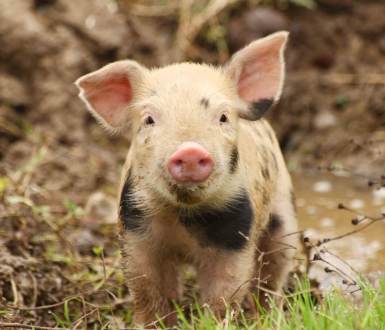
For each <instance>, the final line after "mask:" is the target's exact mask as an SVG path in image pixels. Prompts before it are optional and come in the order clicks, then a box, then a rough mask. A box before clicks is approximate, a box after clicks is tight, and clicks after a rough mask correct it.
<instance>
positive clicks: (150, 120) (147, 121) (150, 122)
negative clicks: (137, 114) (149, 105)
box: [144, 116, 155, 126]
mask: <svg viewBox="0 0 385 330" xmlns="http://www.w3.org/2000/svg"><path fill="white" fill-rule="evenodd" d="M144 124H145V125H146V126H153V125H155V120H154V118H152V117H151V116H147V117H146V119H145V120H144Z"/></svg>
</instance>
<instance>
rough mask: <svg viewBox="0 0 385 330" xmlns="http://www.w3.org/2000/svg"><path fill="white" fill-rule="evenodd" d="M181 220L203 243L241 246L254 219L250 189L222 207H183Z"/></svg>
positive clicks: (229, 246)
mask: <svg viewBox="0 0 385 330" xmlns="http://www.w3.org/2000/svg"><path fill="white" fill-rule="evenodd" d="M180 221H181V222H182V223H183V224H184V225H185V226H186V228H187V230H189V231H190V232H191V233H192V234H193V235H195V236H196V237H197V239H198V240H199V241H200V243H201V244H202V245H203V246H216V247H219V248H222V249H226V250H240V249H242V248H243V247H244V246H245V245H246V243H247V241H248V236H249V234H250V229H251V225H252V223H253V210H252V207H251V204H250V199H249V197H248V195H247V193H246V192H243V193H242V194H241V195H240V196H239V197H238V198H236V199H234V200H232V201H231V202H230V203H228V205H227V206H226V207H224V208H221V209H210V208H205V209H202V210H196V211H191V210H183V209H182V210H181V211H180Z"/></svg>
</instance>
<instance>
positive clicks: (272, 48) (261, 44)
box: [226, 31, 288, 120]
mask: <svg viewBox="0 0 385 330" xmlns="http://www.w3.org/2000/svg"><path fill="white" fill-rule="evenodd" d="M287 39H288V32H286V31H282V32H277V33H274V34H272V35H270V36H268V37H266V38H263V39H259V40H256V41H254V42H252V43H251V44H249V45H248V46H246V47H245V48H243V49H241V50H240V51H238V52H237V53H235V54H234V56H233V57H232V58H231V60H230V63H229V64H228V65H227V67H226V71H227V73H228V74H229V75H230V77H231V79H232V80H233V81H234V82H235V83H236V88H237V92H238V95H239V97H240V98H241V99H242V100H243V101H244V102H246V104H247V105H246V106H245V107H241V108H242V109H240V111H239V115H240V117H241V118H244V119H248V120H257V119H259V118H261V117H262V116H263V115H264V114H265V112H266V111H267V110H268V109H269V108H270V107H271V106H272V105H273V104H274V103H275V102H277V101H278V100H279V97H280V96H281V92H282V87H283V81H284V77H285V61H284V50H285V45H286V42H287Z"/></svg>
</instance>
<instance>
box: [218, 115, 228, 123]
mask: <svg viewBox="0 0 385 330" xmlns="http://www.w3.org/2000/svg"><path fill="white" fill-rule="evenodd" d="M228 121H229V118H227V116H226V115H225V114H224V113H223V114H222V115H221V118H219V122H220V123H221V124H223V123H227V122H228Z"/></svg>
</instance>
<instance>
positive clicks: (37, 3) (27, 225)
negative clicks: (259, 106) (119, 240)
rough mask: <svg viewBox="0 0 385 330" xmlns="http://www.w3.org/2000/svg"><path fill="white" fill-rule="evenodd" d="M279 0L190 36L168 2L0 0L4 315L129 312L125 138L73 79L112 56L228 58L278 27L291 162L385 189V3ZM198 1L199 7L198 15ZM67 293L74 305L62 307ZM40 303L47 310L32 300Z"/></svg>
mask: <svg viewBox="0 0 385 330" xmlns="http://www.w3.org/2000/svg"><path fill="white" fill-rule="evenodd" d="M278 3H279V4H281V6H274V5H273V6H270V7H264V8H261V7H256V6H255V5H253V1H249V2H246V1H241V2H236V3H235V4H232V5H229V6H227V7H226V8H224V9H223V10H222V11H221V12H220V13H219V14H218V15H215V16H214V17H212V18H210V16H208V20H207V22H205V24H202V27H201V28H200V29H199V31H189V28H188V27H189V26H191V24H190V25H189V24H188V22H187V23H186V22H184V21H183V20H184V19H186V18H185V17H184V16H183V15H182V16H180V17H179V16H178V15H179V14H178V13H179V12H178V8H174V7H173V6H169V7H167V6H166V7H162V8H160V10H159V8H158V7H159V6H155V7H154V6H152V7H150V9H151V10H150V9H149V8H147V7H146V8H147V9H146V8H145V10H144V9H143V4H142V3H140V2H139V1H131V2H130V1H122V2H119V3H118V4H117V3H116V2H114V1H107V0H98V1H91V0H84V1H75V0H34V1H33V0H23V1H21V0H18V1H14V0H2V1H1V2H0V45H1V48H0V320H1V319H3V320H4V321H7V322H23V323H33V324H39V325H47V326H53V325H55V324H59V325H62V326H67V327H68V326H74V325H76V324H77V323H78V324H79V326H84V324H85V322H88V324H89V325H90V326H92V325H96V326H98V325H100V324H105V325H106V324H107V325H108V324H110V323H111V324H116V327H120V326H121V324H123V322H127V321H129V319H130V317H131V315H130V312H129V308H128V307H129V300H130V298H129V295H128V292H127V290H126V289H125V287H124V285H123V279H122V275H121V273H120V271H119V267H118V265H119V254H118V250H117V245H116V236H115V235H116V230H115V217H114V208H115V200H114V198H115V195H116V188H117V183H118V180H119V175H120V167H121V165H122V163H123V160H124V157H125V151H126V150H127V146H128V141H126V140H125V138H124V136H108V135H106V134H105V133H104V132H103V130H102V129H101V127H99V126H98V125H97V123H96V122H95V121H94V120H93V119H92V118H91V117H90V115H89V114H88V113H87V112H86V111H85V109H84V106H83V105H82V104H81V103H80V101H79V100H78V99H77V97H76V95H77V91H76V89H75V87H74V85H73V81H74V80H75V79H76V78H78V77H79V76H80V75H82V74H84V73H87V72H89V71H91V70H94V69H96V68H98V67H100V66H101V65H103V64H106V63H108V62H111V61H114V60H117V59H123V58H134V59H136V60H138V61H140V62H142V63H144V64H146V65H150V66H154V65H161V64H166V63H170V62H172V61H174V60H182V59H191V60H197V61H206V62H211V63H224V62H225V61H226V60H227V58H228V57H229V55H230V54H231V53H232V52H234V51H235V50H237V49H239V48H240V47H242V46H243V45H244V44H246V43H247V42H249V41H251V40H253V39H255V38H258V37H261V36H263V35H265V34H268V33H270V32H274V31H276V30H279V29H288V30H290V32H291V37H290V45H289V47H288V50H287V64H288V75H287V82H286V87H285V90H284V95H283V97H282V101H281V102H280V104H279V105H278V106H277V107H276V108H275V109H274V110H273V111H271V113H270V114H269V119H270V120H271V123H272V125H273V126H274V128H275V129H276V131H277V134H278V136H279V139H280V142H281V145H282V147H283V149H284V151H285V154H286V157H287V159H288V164H289V167H290V168H291V169H292V170H294V171H296V172H297V173H298V172H299V173H301V171H309V170H311V171H315V170H317V169H319V168H321V169H322V170H329V171H330V170H333V169H335V168H336V167H338V168H340V167H344V168H346V169H348V172H350V173H353V175H354V176H363V177H364V178H365V180H366V182H367V181H370V182H372V183H373V189H377V188H378V187H379V186H380V185H383V184H384V180H385V179H384V177H382V179H381V175H384V174H385V172H384V168H385V106H384V104H385V20H384V19H383V18H384V17H385V4H384V2H383V1H381V0H379V1H353V0H344V1H333V0H322V1H318V6H317V8H315V9H313V10H310V9H306V8H304V7H298V6H295V5H289V4H288V3H287V2H284V1H283V2H279V1H277V4H278ZM282 4H286V5H285V6H282ZM202 8H203V9H202ZM202 8H198V9H194V10H195V11H197V12H198V14H196V13H195V15H200V16H201V17H204V15H206V13H205V12H204V10H205V8H204V7H202ZM144 14H145V15H146V16H145V17H144V16H143V15H144ZM194 17H195V18H196V17H197V16H194ZM266 17H267V18H268V19H266ZM190 23H191V22H190ZM186 26H187V27H186ZM175 31H176V32H175ZM195 32H196V33H195ZM198 32H199V33H198ZM184 33H186V34H188V36H190V37H191V40H190V41H191V42H187V43H186V41H185V39H184V38H183V36H184ZM70 296H74V297H75V298H74V300H73V301H71V302H70V303H69V304H68V306H67V307H68V308H67V310H68V309H69V310H70V311H71V313H72V311H73V314H71V313H65V312H64V313H63V311H65V310H66V308H64V306H65V305H63V301H64V298H66V297H70ZM1 305H3V306H7V307H1ZM45 305H53V306H52V307H50V308H41V309H39V308H38V309H36V306H45ZM12 306H14V307H12ZM15 306H18V308H15ZM23 309H24V310H23ZM68 314H70V316H68ZM82 317H83V318H82ZM77 320H78V321H77ZM76 322H77V323H76Z"/></svg>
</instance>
